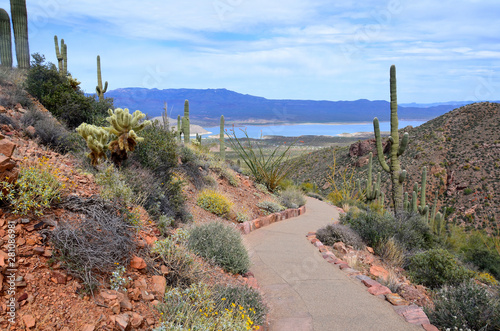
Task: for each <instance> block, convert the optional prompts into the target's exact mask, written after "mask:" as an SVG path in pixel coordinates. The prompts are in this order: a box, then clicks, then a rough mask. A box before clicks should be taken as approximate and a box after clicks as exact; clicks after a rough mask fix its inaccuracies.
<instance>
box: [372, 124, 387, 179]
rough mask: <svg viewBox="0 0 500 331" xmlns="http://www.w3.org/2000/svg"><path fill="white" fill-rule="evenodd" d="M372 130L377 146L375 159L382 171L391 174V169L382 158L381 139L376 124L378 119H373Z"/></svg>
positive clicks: (378, 127) (378, 126)
mask: <svg viewBox="0 0 500 331" xmlns="http://www.w3.org/2000/svg"><path fill="white" fill-rule="evenodd" d="M373 130H374V133H375V142H376V144H377V157H378V161H379V163H380V165H381V166H382V169H384V171H386V172H391V169H390V168H389V165H388V164H387V162H386V161H385V158H384V149H383V147H382V137H381V136H380V125H379V122H378V118H376V117H375V118H374V119H373Z"/></svg>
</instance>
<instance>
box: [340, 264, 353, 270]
mask: <svg viewBox="0 0 500 331" xmlns="http://www.w3.org/2000/svg"><path fill="white" fill-rule="evenodd" d="M338 266H339V268H340V269H341V270H344V269H347V268H350V267H349V265H348V264H347V263H340V264H339V265H338Z"/></svg>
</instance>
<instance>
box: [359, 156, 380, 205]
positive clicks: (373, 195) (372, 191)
mask: <svg viewBox="0 0 500 331" xmlns="http://www.w3.org/2000/svg"><path fill="white" fill-rule="evenodd" d="M357 185H358V192H359V195H360V196H362V197H364V199H365V201H366V202H367V203H369V202H372V201H375V200H379V201H380V199H381V200H382V201H381V202H382V204H383V201H384V200H383V194H384V193H383V192H382V191H381V190H380V172H379V173H378V174H377V181H376V182H375V183H374V182H373V153H372V152H370V157H369V161H368V181H367V183H366V189H364V190H363V189H362V188H361V182H360V181H359V180H358V182H357Z"/></svg>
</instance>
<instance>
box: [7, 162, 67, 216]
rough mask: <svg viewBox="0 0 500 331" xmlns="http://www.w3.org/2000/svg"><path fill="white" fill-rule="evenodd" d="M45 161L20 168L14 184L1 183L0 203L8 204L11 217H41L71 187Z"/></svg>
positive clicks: (58, 172) (29, 163)
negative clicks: (10, 209)
mask: <svg viewBox="0 0 500 331" xmlns="http://www.w3.org/2000/svg"><path fill="white" fill-rule="evenodd" d="M48 161H49V160H48V159H47V158H41V159H38V160H37V161H35V162H25V163H23V164H22V165H21V169H20V171H19V177H18V179H17V181H16V182H15V183H8V182H0V187H2V188H3V189H2V190H0V201H4V202H7V203H8V204H10V205H11V207H12V208H13V213H14V214H19V215H27V214H28V213H30V212H33V213H34V214H35V215H38V216H39V215H43V210H44V209H47V208H49V207H50V206H51V204H52V203H54V202H57V201H59V200H60V199H61V193H62V192H63V190H64V189H66V188H69V187H70V186H72V184H71V182H70V180H69V179H68V178H67V177H65V176H63V175H62V174H61V172H60V170H59V169H58V168H56V167H55V166H53V165H52V164H50V163H49V162H48Z"/></svg>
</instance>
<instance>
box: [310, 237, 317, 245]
mask: <svg viewBox="0 0 500 331" xmlns="http://www.w3.org/2000/svg"><path fill="white" fill-rule="evenodd" d="M317 241H319V240H318V239H316V238H313V239H311V244H315V243H316V242H317Z"/></svg>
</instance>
